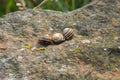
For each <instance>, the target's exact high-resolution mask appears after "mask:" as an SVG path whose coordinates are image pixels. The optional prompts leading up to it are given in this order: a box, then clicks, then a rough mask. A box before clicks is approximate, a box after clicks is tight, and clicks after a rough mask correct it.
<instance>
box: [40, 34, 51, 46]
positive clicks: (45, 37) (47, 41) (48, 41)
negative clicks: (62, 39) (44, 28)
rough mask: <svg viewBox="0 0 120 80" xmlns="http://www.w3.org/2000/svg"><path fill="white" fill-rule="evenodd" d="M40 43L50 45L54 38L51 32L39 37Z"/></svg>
mask: <svg viewBox="0 0 120 80" xmlns="http://www.w3.org/2000/svg"><path fill="white" fill-rule="evenodd" d="M38 43H39V44H42V45H49V44H51V43H52V38H51V36H50V35H49V34H45V35H43V36H41V37H40V38H39V41H38Z"/></svg>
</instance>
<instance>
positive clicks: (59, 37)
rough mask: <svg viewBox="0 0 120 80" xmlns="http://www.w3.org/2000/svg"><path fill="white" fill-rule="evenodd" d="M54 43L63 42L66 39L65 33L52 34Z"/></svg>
mask: <svg viewBox="0 0 120 80" xmlns="http://www.w3.org/2000/svg"><path fill="white" fill-rule="evenodd" d="M52 40H53V43H58V44H59V43H61V42H63V41H65V39H64V36H63V34H61V33H54V34H53V36H52Z"/></svg>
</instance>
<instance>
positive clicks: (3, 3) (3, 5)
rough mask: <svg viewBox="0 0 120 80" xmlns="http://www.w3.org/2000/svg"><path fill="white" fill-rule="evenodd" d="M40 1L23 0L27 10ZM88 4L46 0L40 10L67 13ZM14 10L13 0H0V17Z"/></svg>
mask: <svg viewBox="0 0 120 80" xmlns="http://www.w3.org/2000/svg"><path fill="white" fill-rule="evenodd" d="M42 1H43V0H25V3H26V6H27V7H28V8H34V7H35V6H37V5H38V4H40V3H41V2H42ZM90 2H91V0H48V2H47V3H46V4H45V5H43V6H42V8H43V9H51V10H58V11H63V12H67V11H71V10H75V9H77V8H80V7H82V6H84V5H85V4H88V3H90ZM16 10H17V7H16V5H15V0H0V16H2V15H4V14H6V13H9V12H13V11H16Z"/></svg>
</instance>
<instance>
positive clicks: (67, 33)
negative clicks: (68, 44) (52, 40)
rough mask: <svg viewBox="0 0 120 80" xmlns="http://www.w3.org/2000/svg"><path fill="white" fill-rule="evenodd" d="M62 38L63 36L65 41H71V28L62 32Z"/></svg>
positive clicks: (72, 33)
mask: <svg viewBox="0 0 120 80" xmlns="http://www.w3.org/2000/svg"><path fill="white" fill-rule="evenodd" d="M63 36H64V38H65V39H66V40H70V39H72V38H73V36H74V31H73V29H72V28H65V29H64V30H63Z"/></svg>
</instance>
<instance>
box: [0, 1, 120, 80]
mask: <svg viewBox="0 0 120 80" xmlns="http://www.w3.org/2000/svg"><path fill="white" fill-rule="evenodd" d="M119 6H120V1H119V0H94V1H93V2H91V3H90V4H88V5H86V6H84V7H82V8H80V9H77V10H74V11H71V12H67V13H63V12H59V11H52V10H34V9H27V10H25V11H16V12H12V13H8V14H6V15H5V16H3V17H2V18H0V42H1V43H3V44H5V45H6V46H7V49H6V50H0V79H1V80H5V79H6V80H10V79H11V80H31V79H33V80H45V79H46V80H67V79H68V80H79V79H81V78H83V77H82V76H85V79H89V80H92V79H96V78H97V79H120V69H119V68H120V48H119V47H120V38H119V36H120V7H119ZM66 27H70V28H73V29H76V30H77V32H78V33H77V34H76V36H74V37H73V39H72V40H69V41H65V42H63V43H61V44H58V45H49V46H47V47H45V50H38V51H37V50H31V49H24V47H25V45H26V44H35V43H37V41H38V39H39V37H40V35H41V34H44V33H50V34H52V33H54V32H60V31H62V30H63V29H64V28H66ZM43 29H44V30H43ZM51 29H52V30H51ZM115 38H116V39H115ZM84 40H89V41H90V42H89V44H84V43H82V41H84ZM21 49H24V50H22V51H21ZM74 50H79V52H77V53H75V52H74ZM113 71H114V72H113ZM94 73H95V74H96V75H95V74H94ZM101 73H102V74H101ZM110 73H112V74H114V75H111V74H110Z"/></svg>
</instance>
